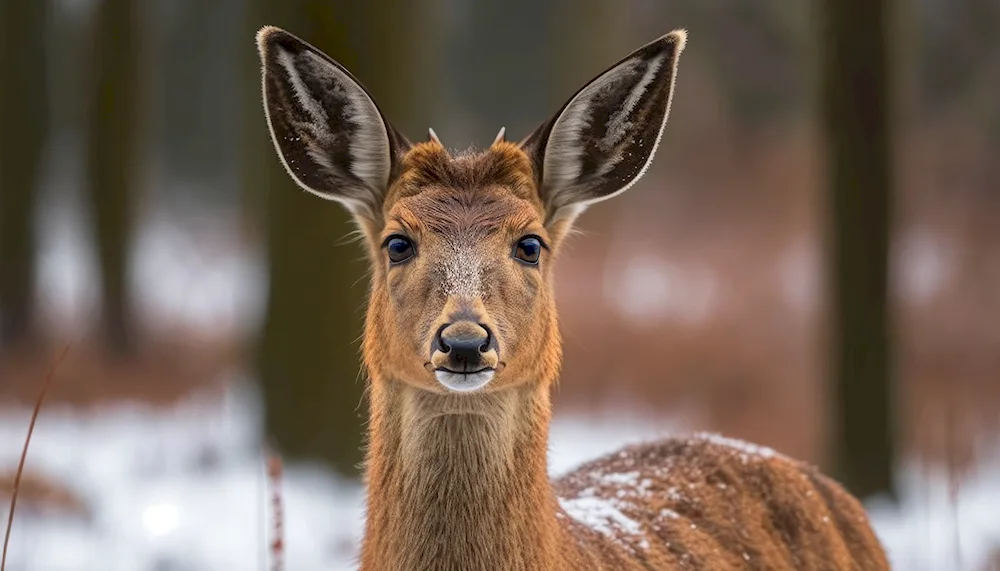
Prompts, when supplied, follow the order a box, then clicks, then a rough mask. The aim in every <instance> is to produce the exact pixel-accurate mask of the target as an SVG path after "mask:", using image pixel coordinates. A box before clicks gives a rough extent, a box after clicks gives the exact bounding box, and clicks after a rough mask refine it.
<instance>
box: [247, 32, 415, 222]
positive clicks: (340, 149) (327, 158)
mask: <svg viewBox="0 0 1000 571" xmlns="http://www.w3.org/2000/svg"><path fill="white" fill-rule="evenodd" d="M257 47H258V50H259V52H260V59H261V66H262V69H261V75H262V81H263V92H264V111H265V113H266V115H267V123H268V127H269V128H270V131H271V139H272V141H273V142H274V146H275V149H276V150H277V151H278V156H279V157H281V162H282V163H283V164H284V166H285V169H286V170H287V171H288V174H289V175H291V177H292V178H293V179H294V180H295V182H296V183H297V184H298V185H299V186H301V187H302V188H303V189H305V190H307V191H309V192H311V193H313V194H316V195H319V196H321V197H323V198H326V199H330V200H336V201H338V202H341V203H342V204H344V205H345V206H346V207H347V208H348V209H349V210H350V211H351V212H353V213H354V214H355V215H359V216H364V217H369V218H372V219H375V218H376V217H377V216H379V213H380V208H381V204H382V200H383V197H384V196H385V192H386V189H387V188H388V186H389V178H390V176H391V173H392V170H393V167H394V165H395V163H396V160H397V159H396V157H397V155H398V153H400V152H401V151H403V150H405V149H406V148H408V147H409V142H407V141H406V139H405V138H404V137H402V136H401V135H399V134H398V133H397V132H396V131H395V129H393V128H392V126H391V125H389V123H388V122H387V121H386V120H385V118H384V117H383V116H382V113H381V111H379V109H378V106H377V105H376V104H375V101H374V100H372V98H371V96H370V95H368V92H367V91H365V89H364V87H362V86H361V84H360V83H359V82H358V81H357V80H356V79H355V78H354V76H352V75H351V74H350V72H348V71H347V70H346V69H345V68H344V67H343V66H341V65H340V64H338V63H337V62H336V61H334V60H333V59H331V58H330V57H328V56H327V55H326V54H324V53H323V52H321V51H319V50H317V49H316V48H314V47H312V46H311V45H309V44H307V43H306V42H304V41H302V40H300V39H299V38H297V37H295V36H293V35H292V34H289V33H288V32H285V31H284V30H281V29H279V28H274V27H270V26H268V27H265V28H263V29H262V30H261V31H260V32H258V33H257Z"/></svg>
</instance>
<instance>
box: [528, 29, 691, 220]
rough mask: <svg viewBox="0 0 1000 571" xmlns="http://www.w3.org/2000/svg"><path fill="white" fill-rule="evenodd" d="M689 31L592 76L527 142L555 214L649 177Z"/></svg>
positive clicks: (572, 212)
mask: <svg viewBox="0 0 1000 571" xmlns="http://www.w3.org/2000/svg"><path fill="white" fill-rule="evenodd" d="M686 40H687V33H686V32H685V31H684V30H675V31H673V32H671V33H669V34H667V35H665V36H663V37H661V38H659V39H657V40H656V41H653V42H651V43H649V44H646V45H645V46H643V47H642V48H640V49H638V50H636V51H635V52H633V53H632V54H630V55H629V56H628V57H626V58H625V59H623V60H621V61H620V62H618V63H617V64H615V65H614V66H612V67H611V68H610V69H608V70H607V71H605V72H604V73H602V74H601V75H599V76H597V77H596V78H595V79H593V80H591V81H590V82H589V83H588V84H587V85H585V86H584V87H583V88H582V89H580V91H578V92H577V93H576V94H575V95H574V96H573V97H572V98H571V99H570V100H569V102H568V103H566V105H564V106H563V108H562V109H561V110H560V111H559V112H558V113H556V114H555V116H553V117H552V118H551V119H549V120H548V121H546V122H545V123H544V124H542V126H540V127H539V128H538V129H537V130H535V132H534V133H532V134H531V135H529V136H528V138H526V139H525V140H524V141H523V142H522V143H521V146H522V148H523V149H524V150H525V152H527V153H528V155H529V156H531V157H532V159H533V160H534V163H535V166H536V169H537V172H538V173H539V191H540V192H541V194H542V199H543V200H544V201H545V204H546V209H547V218H548V221H549V222H553V221H555V220H558V219H562V218H567V217H568V218H570V219H572V218H573V217H574V216H575V215H576V214H579V213H580V212H581V211H582V210H583V209H584V208H586V207H587V206H588V205H590V204H593V203H595V202H599V201H601V200H606V199H608V198H611V197H612V196H615V195H617V194H620V193H622V192H624V191H625V190H627V189H628V188H629V187H630V186H632V185H633V184H635V182H636V181H637V180H639V177H641V176H642V175H643V174H644V173H645V172H646V169H647V168H648V167H649V164H650V162H652V160H653V154H654V153H655V152H656V147H657V145H658V144H659V142H660V136H661V135H662V134H663V128H664V126H665V125H666V123H667V116H668V115H669V113H670V99H671V96H672V95H673V90H674V78H675V77H676V75H677V62H678V60H679V58H680V54H681V52H682V51H683V50H684V44H685V42H686Z"/></svg>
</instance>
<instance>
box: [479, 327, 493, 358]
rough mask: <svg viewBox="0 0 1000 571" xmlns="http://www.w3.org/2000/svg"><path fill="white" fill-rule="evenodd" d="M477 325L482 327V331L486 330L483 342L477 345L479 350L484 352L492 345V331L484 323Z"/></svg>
mask: <svg viewBox="0 0 1000 571" xmlns="http://www.w3.org/2000/svg"><path fill="white" fill-rule="evenodd" d="M479 326H480V327H482V328H483V331H485V332H486V340H485V341H483V344H482V345H480V346H479V352H480V353H485V352H487V351H489V350H490V346H491V345H493V332H492V331H490V328H489V327H488V326H487V325H486V324H485V323H480V324H479Z"/></svg>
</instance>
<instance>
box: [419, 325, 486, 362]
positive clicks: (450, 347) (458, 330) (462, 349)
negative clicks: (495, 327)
mask: <svg viewBox="0 0 1000 571" xmlns="http://www.w3.org/2000/svg"><path fill="white" fill-rule="evenodd" d="M495 348H496V341H495V340H494V338H493V333H492V332H491V331H490V328H489V327H487V326H486V325H484V324H482V323H473V322H471V321H470V322H458V323H448V324H445V325H444V326H442V327H441V328H440V329H438V333H437V335H436V336H435V337H434V342H433V343H432V347H431V351H432V352H434V351H440V352H442V353H444V354H446V355H448V368H449V369H451V370H452V371H455V372H459V373H466V372H472V371H478V370H480V369H482V368H483V354H484V353H488V352H489V351H491V350H493V349H495Z"/></svg>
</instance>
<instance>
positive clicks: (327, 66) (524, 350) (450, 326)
mask: <svg viewBox="0 0 1000 571" xmlns="http://www.w3.org/2000/svg"><path fill="white" fill-rule="evenodd" d="M684 42H685V34H684V32H680V31H678V32H673V33H671V34H668V35H666V36H664V37H662V38H660V39H659V40H656V41H654V42H652V43H650V44H647V45H646V46H644V47H643V48H640V49H639V50H637V51H636V52H634V53H633V54H631V55H630V56H628V57H627V58H625V59H624V60H622V61H621V62H619V63H618V64H616V65H615V66H613V67H612V68H610V69H608V70H607V71H605V72H604V73H603V74H601V75H600V76H598V77H597V78H596V79H594V80H592V81H591V82H590V83H588V84H587V85H585V86H584V87H583V88H582V89H581V90H580V91H578V92H577V93H576V95H575V96H574V97H573V98H572V99H571V100H570V101H569V102H568V103H567V104H566V105H565V106H564V107H563V108H562V109H561V110H560V111H559V112H558V113H557V114H556V115H555V116H553V117H552V118H551V119H550V120H548V121H546V122H545V123H543V124H542V126H541V127H539V128H538V129H537V130H536V131H535V132H534V133H532V134H531V135H530V136H528V137H527V138H526V139H524V140H523V141H522V142H521V143H519V144H514V143H509V142H507V141H505V140H503V131H501V134H500V135H498V137H497V140H496V141H495V142H494V143H493V145H491V146H490V147H489V148H488V149H487V150H485V151H481V152H466V153H461V154H457V155H452V154H451V153H449V152H448V151H447V150H446V149H445V148H444V147H443V146H442V145H441V143H440V141H438V140H437V137H436V136H434V134H433V132H432V133H431V140H430V141H428V142H425V143H419V144H415V145H414V144H412V143H410V142H409V141H408V140H407V139H406V138H405V137H403V136H402V135H400V134H399V133H398V132H397V131H396V130H395V129H394V128H393V127H392V126H391V125H390V124H389V123H388V121H386V120H385V118H384V117H383V115H382V113H381V112H380V111H379V109H378V107H377V106H376V104H375V103H374V101H373V100H372V98H371V97H370V96H369V95H368V93H367V92H366V91H365V90H364V88H363V87H361V85H360V84H359V83H358V82H357V81H356V80H355V79H354V78H353V77H352V76H351V75H350V73H349V72H347V70H345V69H344V68H343V67H341V66H340V65H339V64H337V63H336V62H335V61H333V60H332V59H330V58H329V57H327V56H326V55H324V54H323V53H321V52H319V51H318V50H316V49H315V48H313V47H311V46H309V45H308V44H306V43H305V42H302V41H301V40H299V39H297V38H295V37H294V36H292V35H290V34H288V33H286V32H284V31H281V30H278V29H276V28H264V29H263V30H261V32H260V33H259V34H258V45H259V48H260V54H261V60H262V63H263V85H264V102H265V110H266V112H267V118H268V124H269V126H270V129H271V134H272V138H273V141H274V143H275V147H276V149H277V151H278V154H279V156H280V157H281V159H282V162H283V163H284V165H285V167H286V169H287V170H288V172H289V174H290V175H291V176H292V178H293V179H294V180H295V181H296V182H297V183H298V184H299V186H301V187H302V188H304V189H305V190H307V191H309V192H312V193H314V194H317V195H319V196H321V197H323V198H327V199H332V200H336V201H338V202H340V203H342V204H343V205H344V206H346V207H347V208H348V209H349V210H350V211H351V212H352V213H353V214H354V217H355V220H356V221H357V223H358V225H359V226H360V227H361V229H362V231H363V233H364V235H365V237H366V241H367V244H368V250H369V256H370V261H371V265H372V283H371V291H370V297H369V306H368V313H367V319H366V326H365V341H364V355H365V363H366V365H367V367H368V371H369V374H370V376H371V378H372V380H373V382H393V381H394V382H404V383H408V384H411V385H414V386H416V387H418V388H421V389H424V390H428V391H433V392H439V393H447V392H475V391H483V390H486V391H492V390H499V389H502V388H504V387H510V386H515V385H519V384H524V383H532V382H542V383H548V382H552V381H553V380H554V379H555V378H556V376H557V374H558V369H559V363H560V358H561V342H560V339H559V333H558V327H557V322H556V310H555V302H554V297H553V262H554V259H555V256H556V253H557V252H558V250H559V247H560V245H561V243H562V240H563V238H564V237H565V235H566V233H567V231H568V230H569V228H570V226H571V224H572V222H573V220H574V219H575V218H576V216H577V215H579V214H580V213H581V212H582V211H583V210H584V209H585V208H586V207H587V206H589V205H590V204H593V203H595V202H599V201H601V200H604V199H607V198H610V197H611V196H614V195H616V194H619V193H620V192H622V191H624V190H625V189H627V188H628V187H629V186H631V185H632V184H633V183H634V182H635V181H636V180H638V178H639V177H640V176H641V175H642V174H643V172H644V171H645V170H646V168H647V167H648V165H649V163H650V161H651V160H652V157H653V153H654V151H655V148H656V146H657V144H658V142H659V139H660V136H661V134H662V131H663V127H664V126H665V124H666V120H667V115H668V113H669V107H670V98H671V94H672V91H673V81H674V76H675V74H676V69H677V60H678V57H679V55H680V53H681V51H682V49H683V47H684Z"/></svg>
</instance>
